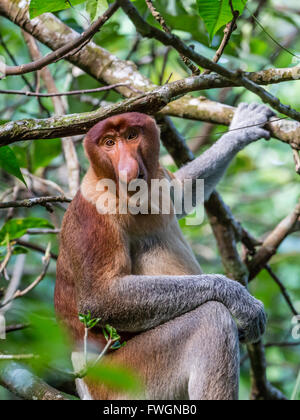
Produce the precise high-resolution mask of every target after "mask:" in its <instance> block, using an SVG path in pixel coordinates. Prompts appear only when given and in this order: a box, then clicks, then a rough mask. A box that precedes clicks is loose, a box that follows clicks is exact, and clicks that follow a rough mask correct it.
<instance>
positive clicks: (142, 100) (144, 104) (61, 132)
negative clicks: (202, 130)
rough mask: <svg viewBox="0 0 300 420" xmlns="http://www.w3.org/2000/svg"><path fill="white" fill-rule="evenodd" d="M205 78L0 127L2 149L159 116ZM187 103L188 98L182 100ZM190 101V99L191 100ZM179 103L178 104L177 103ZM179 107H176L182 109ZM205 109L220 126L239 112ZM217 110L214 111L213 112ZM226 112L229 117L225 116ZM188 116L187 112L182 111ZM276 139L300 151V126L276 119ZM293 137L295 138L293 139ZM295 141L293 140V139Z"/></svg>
mask: <svg viewBox="0 0 300 420" xmlns="http://www.w3.org/2000/svg"><path fill="white" fill-rule="evenodd" d="M203 77H204V78H205V82H204V83H206V82H207V80H209V79H210V78H211V77H212V78H213V77H214V76H213V75H208V76H195V77H188V78H186V79H182V80H178V81H176V82H173V83H169V84H167V85H164V86H161V87H158V88H156V89H155V90H153V91H152V92H149V93H145V94H143V95H139V96H137V97H134V98H130V99H127V100H124V101H122V102H119V103H116V104H113V105H112V106H106V107H103V108H100V109H98V110H96V111H93V112H87V113H82V114H72V115H64V116H57V117H51V118H48V119H43V120H33V119H30V120H23V121H15V122H10V123H7V124H4V125H2V126H0V146H4V145H8V144H11V143H14V142H16V141H24V140H34V139H48V138H58V137H66V136H73V135H78V134H85V133H86V132H87V130H88V129H89V128H91V127H92V126H94V125H95V124H96V123H97V122H99V121H101V120H103V119H105V118H108V117H110V116H113V115H116V114H120V113H124V112H132V111H139V112H144V113H147V114H156V113H158V112H159V111H160V110H162V109H163V108H165V107H166V105H167V104H168V103H169V102H171V101H172V99H173V98H177V97H178V96H182V95H185V94H186V93H188V92H192V91H197V90H200V89H202V86H203ZM182 99H186V98H182ZM187 100H188V101H190V99H187ZM175 102H178V101H175ZM194 103H195V107H198V99H195V102H194ZM171 105H172V104H170V105H169V107H166V108H165V109H164V110H163V113H166V114H169V113H170V106H171ZM178 105H179V104H176V106H178ZM202 106H203V107H204V108H208V109H209V110H210V113H211V114H210V115H211V118H210V117H209V116H208V115H209V114H208V115H207V114H206V119H207V120H208V119H209V120H210V122H216V121H211V120H213V119H214V120H218V122H219V123H221V121H223V123H225V124H227V125H229V124H230V121H231V119H232V118H233V115H234V110H235V108H232V107H229V106H226V105H223V106H222V108H221V106H220V104H218V103H216V102H212V101H208V100H206V99H205V100H202ZM213 107H214V108H213ZM221 111H224V112H225V115H224V114H222V113H221ZM181 114H184V110H183V109H182V110H181ZM291 127H295V129H296V135H295V131H292V132H291V131H290V130H291ZM267 128H268V129H269V130H270V132H271V133H272V135H273V136H274V137H277V138H280V140H282V141H284V142H287V143H290V144H291V146H292V147H294V148H295V149H300V124H298V123H295V122H292V121H289V122H287V121H282V120H278V119H276V118H274V122H270V123H269V124H268V125H267ZM291 133H292V134H293V136H291ZM291 137H292V138H291Z"/></svg>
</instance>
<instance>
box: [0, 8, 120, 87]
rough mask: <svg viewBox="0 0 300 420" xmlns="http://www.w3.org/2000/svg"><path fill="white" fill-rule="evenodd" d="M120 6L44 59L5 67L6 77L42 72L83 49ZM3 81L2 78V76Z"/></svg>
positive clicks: (107, 12)
mask: <svg viewBox="0 0 300 420" xmlns="http://www.w3.org/2000/svg"><path fill="white" fill-rule="evenodd" d="M118 8H119V6H118V4H117V3H113V4H112V5H111V6H110V7H109V9H108V10H106V12H105V13H104V14H103V15H102V16H101V17H99V19H97V20H96V22H94V23H93V24H92V25H91V26H90V28H89V29H88V30H87V31H86V32H84V33H83V34H81V35H80V36H79V37H78V38H77V39H75V40H74V41H73V42H71V43H69V44H66V45H64V46H63V47H61V48H59V49H57V50H56V51H54V52H52V53H50V54H48V55H46V57H42V58H40V59H38V60H36V61H34V62H32V63H28V64H23V65H21V66H6V65H5V66H4V71H3V73H4V76H3V77H5V76H17V75H22V74H25V73H31V72H33V71H37V70H41V69H42V68H44V67H46V66H48V65H49V64H51V63H54V62H57V61H58V60H61V59H62V58H64V57H65V56H66V55H67V54H68V53H70V52H72V51H74V50H76V49H77V48H79V47H81V46H82V45H83V44H84V43H86V42H89V41H90V40H91V38H92V37H93V36H94V35H95V34H96V33H97V32H98V31H99V29H100V28H101V27H102V26H103V25H104V24H105V23H106V22H107V20H108V19H109V18H110V17H111V16H112V15H113V14H114V13H115V12H116V11H117V10H118ZM0 79H1V76H0Z"/></svg>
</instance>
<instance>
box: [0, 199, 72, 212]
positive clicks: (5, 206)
mask: <svg viewBox="0 0 300 420" xmlns="http://www.w3.org/2000/svg"><path fill="white" fill-rule="evenodd" d="M71 201H72V199H71V198H67V197H64V196H57V197H34V198H28V199H25V200H21V201H7V202H6V203H0V209H8V208H11V207H13V208H18V207H26V208H30V207H33V206H38V205H44V204H47V203H70V202H71Z"/></svg>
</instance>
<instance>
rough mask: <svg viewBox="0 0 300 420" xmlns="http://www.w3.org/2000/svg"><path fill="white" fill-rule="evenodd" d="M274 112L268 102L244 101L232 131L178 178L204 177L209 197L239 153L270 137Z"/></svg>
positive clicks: (178, 175) (237, 112) (207, 196)
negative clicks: (266, 126) (257, 141)
mask: <svg viewBox="0 0 300 420" xmlns="http://www.w3.org/2000/svg"><path fill="white" fill-rule="evenodd" d="M274 115H275V114H274V112H273V111H272V110H271V109H270V108H268V107H266V106H265V105H259V104H251V105H249V104H244V103H243V104H240V105H239V107H238V109H237V111H236V113H235V115H234V118H233V120H232V123H231V125H230V132H229V133H226V134H225V135H224V136H223V137H221V138H220V140H218V141H217V142H216V143H215V144H214V145H213V146H212V147H211V148H210V149H208V150H207V151H206V152H205V153H203V154H202V155H201V156H200V157H198V158H197V159H196V160H194V161H193V162H191V163H190V164H188V165H186V166H185V167H183V168H181V169H180V170H179V171H177V172H176V174H175V176H176V178H177V179H179V180H180V181H184V180H185V179H193V180H195V179H204V182H205V184H204V187H205V200H208V199H209V197H210V195H211V193H212V192H213V190H214V188H215V187H216V185H217V184H218V183H219V181H220V180H221V179H222V177H223V176H224V174H225V172H226V170H227V168H228V166H229V164H230V162H231V161H232V159H233V158H234V157H235V156H236V154H237V153H238V152H239V151H241V150H242V149H244V148H245V147H246V146H247V145H249V144H250V143H252V142H254V141H256V140H258V139H260V138H265V139H269V138H270V133H269V131H267V130H266V129H264V128H263V127H264V126H265V124H266V123H267V122H268V121H269V119H270V118H271V117H272V116H274ZM195 204H196V203H195Z"/></svg>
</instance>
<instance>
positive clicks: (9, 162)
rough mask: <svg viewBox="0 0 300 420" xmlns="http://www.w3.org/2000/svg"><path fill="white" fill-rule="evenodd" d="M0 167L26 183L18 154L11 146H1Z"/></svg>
mask: <svg viewBox="0 0 300 420" xmlns="http://www.w3.org/2000/svg"><path fill="white" fill-rule="evenodd" d="M0 168H2V169H4V170H5V171H6V172H8V173H9V174H12V175H14V176H16V177H17V178H18V179H20V180H21V181H22V182H23V183H24V184H25V185H26V182H25V180H24V177H23V175H22V172H21V170H20V166H19V164H18V161H17V158H16V155H15V154H14V152H13V151H12V149H11V148H10V147H9V146H5V147H1V148H0Z"/></svg>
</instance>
